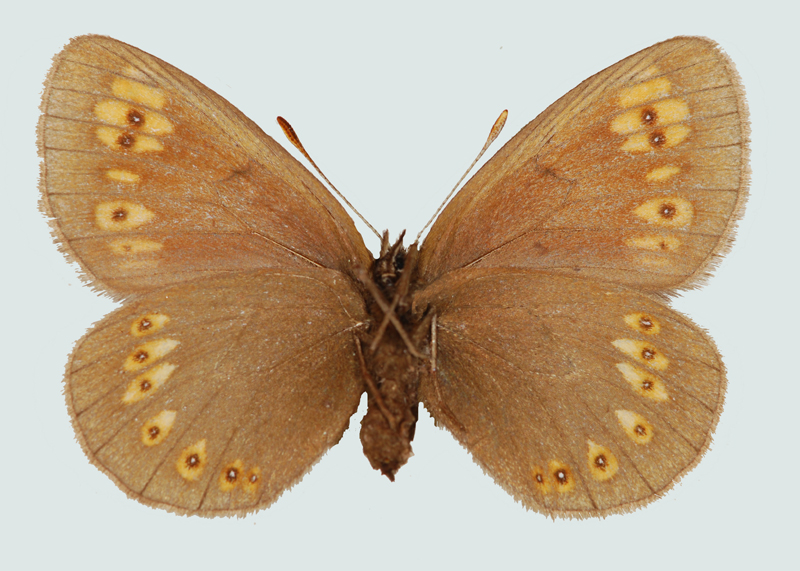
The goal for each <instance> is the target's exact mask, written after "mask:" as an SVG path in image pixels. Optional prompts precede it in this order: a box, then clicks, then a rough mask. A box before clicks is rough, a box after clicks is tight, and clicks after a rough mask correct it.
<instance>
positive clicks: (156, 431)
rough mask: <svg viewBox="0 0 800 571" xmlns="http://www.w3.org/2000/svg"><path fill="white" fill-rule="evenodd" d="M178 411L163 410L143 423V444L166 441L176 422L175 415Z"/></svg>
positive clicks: (151, 444) (155, 443)
mask: <svg viewBox="0 0 800 571" xmlns="http://www.w3.org/2000/svg"><path fill="white" fill-rule="evenodd" d="M176 416H178V412H177V411H174V410H162V411H161V412H159V413H158V414H157V415H156V416H154V417H153V418H151V419H150V420H148V421H147V422H145V423H144V424H143V425H142V444H144V445H145V446H155V445H157V444H161V443H162V442H164V439H165V438H166V437H167V436H168V435H169V431H170V430H172V425H173V424H175V417H176Z"/></svg>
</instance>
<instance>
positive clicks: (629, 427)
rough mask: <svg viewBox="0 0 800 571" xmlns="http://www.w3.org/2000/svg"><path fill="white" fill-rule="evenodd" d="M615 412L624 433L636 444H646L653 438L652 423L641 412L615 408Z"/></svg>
mask: <svg viewBox="0 0 800 571" xmlns="http://www.w3.org/2000/svg"><path fill="white" fill-rule="evenodd" d="M615 413H616V415H617V420H619V424H620V426H622V429H623V430H624V431H625V434H627V435H628V437H629V438H630V439H631V440H633V441H634V442H635V443H636V444H647V443H648V442H650V441H651V440H652V439H653V435H654V432H653V425H652V424H650V423H649V422H648V421H647V420H645V418H644V417H643V416H642V415H641V414H638V413H635V412H632V411H630V410H617V411H615Z"/></svg>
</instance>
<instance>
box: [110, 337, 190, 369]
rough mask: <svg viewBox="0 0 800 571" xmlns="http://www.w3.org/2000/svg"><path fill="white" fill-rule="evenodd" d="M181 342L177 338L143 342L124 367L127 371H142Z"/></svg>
mask: <svg viewBox="0 0 800 571" xmlns="http://www.w3.org/2000/svg"><path fill="white" fill-rule="evenodd" d="M179 343H180V341H178V340H177V339H154V340H153V341H148V342H147V343H142V344H141V345H139V346H137V347H136V348H134V350H133V351H131V353H130V354H129V355H128V357H127V359H125V363H124V364H123V366H122V368H123V369H125V370H126V371H140V370H141V369H144V368H145V367H149V366H150V365H152V364H153V363H155V362H156V361H158V360H159V359H160V358H161V357H163V356H164V355H166V354H167V353H169V352H170V351H172V350H173V349H175V347H177V346H178V344H179Z"/></svg>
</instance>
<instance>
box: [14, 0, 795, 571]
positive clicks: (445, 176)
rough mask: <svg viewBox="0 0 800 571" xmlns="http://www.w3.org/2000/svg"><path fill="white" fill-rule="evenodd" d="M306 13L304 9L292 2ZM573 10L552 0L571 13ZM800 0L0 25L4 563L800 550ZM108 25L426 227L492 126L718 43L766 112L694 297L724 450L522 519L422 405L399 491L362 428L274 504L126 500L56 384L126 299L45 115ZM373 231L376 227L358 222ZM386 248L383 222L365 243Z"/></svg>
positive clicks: (370, 197) (568, 562)
mask: <svg viewBox="0 0 800 571" xmlns="http://www.w3.org/2000/svg"><path fill="white" fill-rule="evenodd" d="M289 6H291V7H289ZM556 6H557V7H556ZM790 6H792V3H790V2H788V1H781V2H778V1H767V0H760V1H758V2H752V1H747V2H731V1H729V2H701V1H698V0H691V1H683V0H671V1H668V2H641V1H639V2H621V1H610V0H607V1H604V2H547V3H537V2H503V1H493V2H431V1H427V2H417V1H405V2H394V3H392V4H391V5H389V4H388V3H378V2H337V3H334V2H324V3H323V2H288V1H286V2H240V1H236V0H224V1H218V2H185V3H180V4H178V3H175V2H167V1H164V0H161V1H158V2H151V1H147V0H142V1H139V2H133V3H131V2H109V1H107V0H106V1H104V2H82V1H71V2H29V3H25V4H23V3H22V2H16V3H13V4H12V3H6V4H5V6H4V7H3V10H2V12H3V33H2V35H0V46H2V51H0V54H1V56H0V66H1V67H0V69H1V70H2V75H0V77H2V82H1V86H0V117H2V119H0V148H1V149H2V152H0V174H1V175H2V179H0V180H2V183H0V192H2V195H1V196H2V207H1V208H0V220H1V221H2V222H1V223H0V232H1V233H2V234H0V236H2V240H0V248H2V252H1V253H0V260H2V265H1V266H0V267H2V279H1V280H0V284H1V285H0V288H2V294H3V295H2V308H3V318H2V326H0V335H2V340H1V341H0V348H2V349H1V350H2V360H1V361H0V363H2V375H1V376H0V383H2V384H0V386H1V387H2V393H1V394H0V434H2V446H0V484H1V486H0V490H2V493H0V514H1V516H2V518H1V519H0V566H2V567H4V568H7V569H22V568H59V569H61V568H63V569H73V568H79V567H80V568H84V569H101V568H117V569H137V568H143V567H145V566H149V565H152V566H154V567H153V568H167V567H169V566H173V567H174V568H180V569H206V568H215V569H243V570H244V569H261V568H267V569H325V570H338V569H381V570H387V571H388V570H394V569H402V568H407V567H410V568H413V569H510V568H514V569H526V568H531V569H533V568H541V569H549V570H556V569H557V570H559V571H564V570H568V569H577V568H585V569H597V570H599V569H607V568H608V569H611V568H615V569H628V568H630V569H636V568H638V569H675V568H681V569H712V568H713V569H736V568H750V567H756V566H757V567H758V568H765V567H770V566H771V567H772V568H774V569H786V568H789V567H790V566H791V565H796V564H797V548H796V546H795V543H796V541H797V537H798V525H797V523H796V521H797V520H796V510H797V508H798V504H799V503H800V502H798V497H799V494H798V485H797V476H798V468H800V462H798V436H797V434H798V430H797V419H798V413H797V407H798V404H799V399H798V397H800V388H798V385H800V382H799V381H800V374H798V372H797V355H798V346H800V335H798V322H799V321H800V314H799V313H798V310H797V307H798V303H797V298H796V296H797V289H798V288H797V283H798V279H797V278H798V270H797V261H798V243H799V242H800V241H799V240H798V234H797V231H798V226H800V224H798V213H800V198H798V196H799V195H800V182H799V181H798V151H799V150H800V145H798V140H800V121H798V117H800V113H798V103H797V98H798V93H800V89H798V88H799V87H800V83H799V82H798V75H797V74H798V65H797V62H798V50H797V48H796V37H795V34H796V31H795V29H794V25H795V24H796V22H797V21H798V16H800V14H799V13H798V9H797V8H795V7H790ZM84 33H101V34H107V35H110V36H113V37H115V38H118V39H120V40H124V41H126V42H128V43H131V44H133V45H135V46H138V47H140V48H142V49H144V50H146V51H148V52H150V53H152V54H154V55H156V56H158V57H160V58H162V59H164V60H166V61H168V62H170V63H172V64H174V65H176V66H178V67H179V68H181V69H183V70H185V71H186V72H188V73H190V74H192V75H194V76H196V77H197V78H198V79H200V80H201V81H202V82H204V83H205V84H207V85H209V86H210V87H211V88H213V89H214V90H216V91H217V92H218V93H220V94H222V95H223V96H224V97H226V98H227V99H229V100H230V101H231V102H232V103H234V104H235V105H236V106H238V107H239V108H240V109H242V110H243V111H244V112H245V113H246V114H247V115H248V116H250V117H251V118H252V119H254V120H255V121H256V122H257V123H259V124H260V125H261V126H262V127H263V128H264V129H265V131H266V132H267V133H269V134H271V135H273V136H274V137H275V138H276V139H278V140H279V141H280V142H281V144H284V145H286V143H285V141H284V139H283V136H282V134H281V132H280V130H279V128H278V127H277V125H276V123H275V122H274V118H275V116H276V115H278V114H281V115H283V116H285V117H287V118H288V119H289V120H290V121H291V122H292V123H293V125H294V127H295V128H296V129H297V130H298V132H299V133H300V136H301V138H302V140H303V141H304V142H305V144H306V146H307V148H308V149H309V150H310V151H311V152H312V154H313V156H314V157H315V159H316V161H317V163H318V164H320V165H321V166H322V168H323V169H324V170H325V172H326V174H327V175H328V177H329V178H330V179H331V180H333V181H334V182H335V184H337V186H338V187H339V188H340V189H341V190H342V191H343V192H345V193H346V195H347V196H348V197H349V199H350V200H351V201H352V202H353V204H355V205H357V207H358V208H359V209H360V210H361V212H362V213H363V214H364V215H365V216H366V217H367V218H368V219H369V220H370V221H371V222H372V223H373V224H374V225H375V226H377V227H378V228H380V229H383V228H389V229H390V230H391V231H392V233H393V234H396V233H397V232H398V231H399V230H401V229H403V228H407V229H408V230H409V232H411V233H412V234H416V232H417V231H418V230H419V229H420V228H421V227H422V225H423V224H424V223H425V221H426V220H427V219H428V217H429V216H430V215H431V214H432V213H433V211H434V209H435V208H436V206H437V205H438V203H439V202H440V201H441V199H442V198H443V197H444V196H445V194H446V193H447V191H448V190H449V189H450V187H451V186H452V185H453V184H454V183H455V181H456V180H457V179H458V177H459V176H460V175H461V173H462V171H463V169H464V168H465V167H466V166H467V165H468V164H469V162H470V161H471V160H472V158H473V156H474V154H475V153H476V152H477V150H478V149H479V148H480V146H481V145H482V144H483V141H484V137H485V136H486V133H487V132H488V129H489V128H490V126H491V124H492V122H493V121H494V119H495V118H496V116H497V114H498V113H499V112H500V111H501V110H503V109H505V108H508V109H509V110H510V116H509V121H508V124H507V126H506V129H505V132H504V133H503V135H502V136H501V139H500V141H499V142H498V143H497V144H495V146H494V148H493V150H492V151H491V152H490V153H489V155H491V154H492V152H494V151H496V150H497V149H499V147H500V144H501V143H502V142H504V141H506V140H507V139H508V138H509V137H511V136H512V135H513V134H514V133H515V132H516V131H517V130H519V129H520V128H521V127H522V126H523V125H524V124H525V123H527V122H528V121H530V120H531V119H533V118H534V117H535V116H536V115H537V114H538V113H539V112H540V111H542V110H543V109H544V108H545V107H546V106H547V105H549V104H550V103H551V102H553V101H555V100H556V99H557V98H558V97H559V96H561V95H562V94H564V93H565V92H566V91H567V90H569V89H570V88H572V87H573V86H575V85H576V84H577V83H579V82H580V81H582V80H583V79H585V78H586V77H588V76H590V75H592V74H594V73H595V72H597V71H599V70H601V69H603V68H604V67H606V66H608V65H610V64H612V63H614V62H616V61H618V60H619V59H621V58H623V57H625V56H627V55H629V54H632V53H634V52H636V51H638V50H640V49H642V48H645V47H647V46H649V45H651V44H653V43H655V42H657V41H660V40H664V39H667V38H670V37H672V36H675V35H683V34H697V35H704V36H708V37H711V38H713V39H715V40H717V41H718V42H720V43H721V45H722V46H723V47H724V49H725V50H727V52H728V53H729V55H730V56H731V57H732V58H733V60H734V61H735V62H736V64H737V66H738V69H739V71H740V73H741V75H742V77H743V80H744V83H745V86H746V89H747V93H748V97H749V101H750V109H751V118H752V129H753V131H752V136H753V155H752V167H753V181H752V188H751V198H750V202H749V205H748V210H747V214H746V216H745V218H744V220H743V222H742V224H741V229H740V232H739V235H738V240H737V243H736V245H735V247H734V248H733V251H732V252H731V254H730V255H729V256H728V257H727V258H726V260H725V262H724V263H723V264H722V266H721V267H720V268H719V271H718V272H717V275H716V277H715V278H714V279H712V280H711V281H710V283H709V284H708V286H707V287H705V288H704V289H702V290H700V291H695V292H692V293H691V294H690V295H686V296H685V297H683V298H682V299H679V300H677V301H676V304H675V305H676V306H677V307H678V308H679V309H680V310H682V311H684V312H686V313H687V314H688V315H690V316H691V317H692V319H694V320H695V321H696V322H698V323H700V324H701V325H703V326H705V327H706V328H707V329H708V330H709V331H710V332H711V333H712V335H713V336H714V338H715V340H716V342H717V344H718V345H719V348H720V351H721V352H722V354H723V355H724V358H725V362H726V364H727V367H728V371H729V391H728V396H727V406H726V410H725V412H724V414H723V417H722V420H721V422H720V425H719V428H718V431H717V436H716V440H715V443H714V445H713V448H712V449H711V451H710V452H709V454H708V455H707V456H706V458H705V459H704V460H703V462H702V463H701V464H700V465H699V467H698V468H697V469H696V470H694V471H693V472H692V473H691V474H689V475H688V476H687V477H686V478H685V479H684V480H683V482H682V483H681V484H680V485H679V486H677V487H676V488H675V489H674V490H673V491H672V492H670V493H669V495H667V497H665V498H664V499H662V500H660V501H658V502H656V503H654V504H652V505H650V506H649V507H647V508H645V509H643V510H640V511H638V512H636V513H634V514H629V515H625V516H614V517H609V518H607V519H606V520H600V521H556V522H553V521H551V520H549V519H547V518H545V517H543V516H541V515H538V514H535V513H531V512H526V511H525V510H524V509H523V508H522V507H520V506H519V505H518V504H515V503H514V501H513V500H512V499H511V498H510V497H509V496H507V495H506V494H505V493H504V492H503V491H502V490H501V489H500V488H499V487H498V486H496V485H495V484H494V483H493V482H492V480H491V479H489V478H488V477H487V476H484V475H483V474H482V472H481V470H480V469H479V468H478V467H477V466H476V465H475V464H473V462H472V461H471V459H470V457H469V455H468V454H467V453H466V451H464V450H463V449H461V448H460V447H459V446H458V444H457V443H456V442H455V441H454V440H453V439H452V438H451V437H450V436H449V434H447V433H445V432H442V431H440V430H438V429H437V428H435V427H434V426H433V423H432V421H431V420H430V418H429V417H428V416H427V414H426V413H423V414H422V417H421V418H420V423H419V426H418V429H417V439H416V441H415V443H414V444H415V447H414V449H415V452H416V456H415V457H414V458H412V459H411V461H410V462H409V464H408V465H407V466H406V467H405V468H403V470H402V471H401V472H400V473H399V476H398V481H397V482H396V483H395V484H390V483H389V482H388V481H387V480H386V479H385V478H383V477H380V476H379V475H378V474H377V473H376V472H374V471H372V470H371V469H370V467H369V465H368V463H367V461H366V459H365V458H364V457H363V456H362V454H361V451H360V444H359V441H358V435H357V430H356V429H357V426H358V422H359V421H360V416H361V415H360V414H358V415H356V416H355V417H354V418H353V420H352V421H351V423H352V425H353V426H351V429H350V430H349V431H348V432H347V433H346V434H345V436H344V439H343V440H342V442H341V443H340V444H339V445H338V446H337V447H335V448H334V449H333V450H332V451H331V452H330V453H329V454H328V455H327V456H325V457H324V458H323V460H322V461H321V462H320V463H319V464H318V465H317V466H316V467H315V468H314V470H313V471H312V472H311V474H309V475H308V476H307V477H306V478H305V479H304V480H303V481H302V482H301V483H300V484H299V485H298V486H296V487H295V488H294V489H293V490H291V491H290V492H288V493H287V494H285V495H284V496H283V497H282V498H281V499H280V500H279V501H278V502H277V503H276V504H275V505H274V506H273V507H272V508H270V509H268V510H265V511H262V512H260V513H258V514H256V515H252V516H249V517H247V518H246V519H217V520H204V519H200V518H183V517H177V516H174V515H170V514H168V513H165V512H162V511H156V510H152V509H150V508H147V507H144V506H142V505H140V504H138V503H136V502H134V501H131V500H128V499H126V497H125V496H124V494H123V493H122V492H120V491H119V490H118V489H117V488H116V487H115V486H114V485H113V484H112V483H111V482H110V481H109V480H108V479H107V478H106V477H105V476H103V475H102V474H101V473H100V472H98V471H97V470H96V469H95V468H94V467H92V466H91V465H90V464H89V462H88V461H87V460H86V459H85V457H84V455H83V453H82V452H81V450H80V448H79V446H78V444H77V443H76V442H75V440H74V436H73V433H72V429H71V427H70V424H69V419H68V416H67V411H66V407H65V406H64V402H63V397H62V384H61V377H62V374H63V368H64V364H65V362H66V359H67V355H68V354H69V352H70V350H71V347H72V344H73V343H74V342H75V340H76V339H78V338H79V337H80V336H81V335H82V334H83V332H84V330H85V329H86V328H87V327H88V326H89V325H90V324H91V323H92V322H94V321H96V320H98V319H99V318H101V317H102V316H103V315H104V314H106V313H107V312H109V311H110V310H111V309H112V308H113V304H112V303H110V302H109V301H107V300H105V299H102V298H99V297H97V296H96V295H95V294H93V293H92V292H91V291H90V290H89V289H88V288H86V287H82V286H81V284H80V282H79V280H78V278H77V276H76V273H75V269H74V268H73V267H70V266H69V265H68V264H67V263H66V262H65V261H64V260H63V258H62V257H61V255H60V254H58V253H57V251H56V249H55V247H54V246H53V245H52V244H51V243H50V238H49V236H48V231H47V227H46V225H45V223H44V220H43V219H42V217H41V215H40V214H39V213H38V211H37V208H36V201H37V198H38V191H37V188H36V179H37V168H38V166H37V163H38V160H37V158H36V151H35V144H34V142H35V124H36V120H37V116H38V105H39V96H40V91H41V84H42V81H43V79H44V77H45V74H46V72H47V70H48V68H49V66H50V59H51V57H52V56H53V54H55V53H56V52H58V51H59V50H60V49H61V48H62V46H63V45H64V44H65V43H66V42H67V41H68V40H69V38H70V37H72V36H75V35H79V34H84ZM365 236H366V233H365ZM367 239H368V245H369V246H370V247H371V248H374V247H375V240H374V239H370V238H369V236H367Z"/></svg>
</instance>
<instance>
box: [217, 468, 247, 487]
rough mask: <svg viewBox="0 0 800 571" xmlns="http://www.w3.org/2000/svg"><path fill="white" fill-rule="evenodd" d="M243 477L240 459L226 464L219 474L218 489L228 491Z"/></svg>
mask: <svg viewBox="0 0 800 571" xmlns="http://www.w3.org/2000/svg"><path fill="white" fill-rule="evenodd" d="M244 479H245V473H244V465H243V464H242V461H241V460H234V461H233V462H231V463H230V464H227V465H226V466H225V467H224V468H222V471H221V472H220V474H219V489H220V490H222V491H223V492H230V491H231V490H233V489H234V488H235V487H236V486H238V485H239V483H240V482H242V481H243V480H244Z"/></svg>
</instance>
